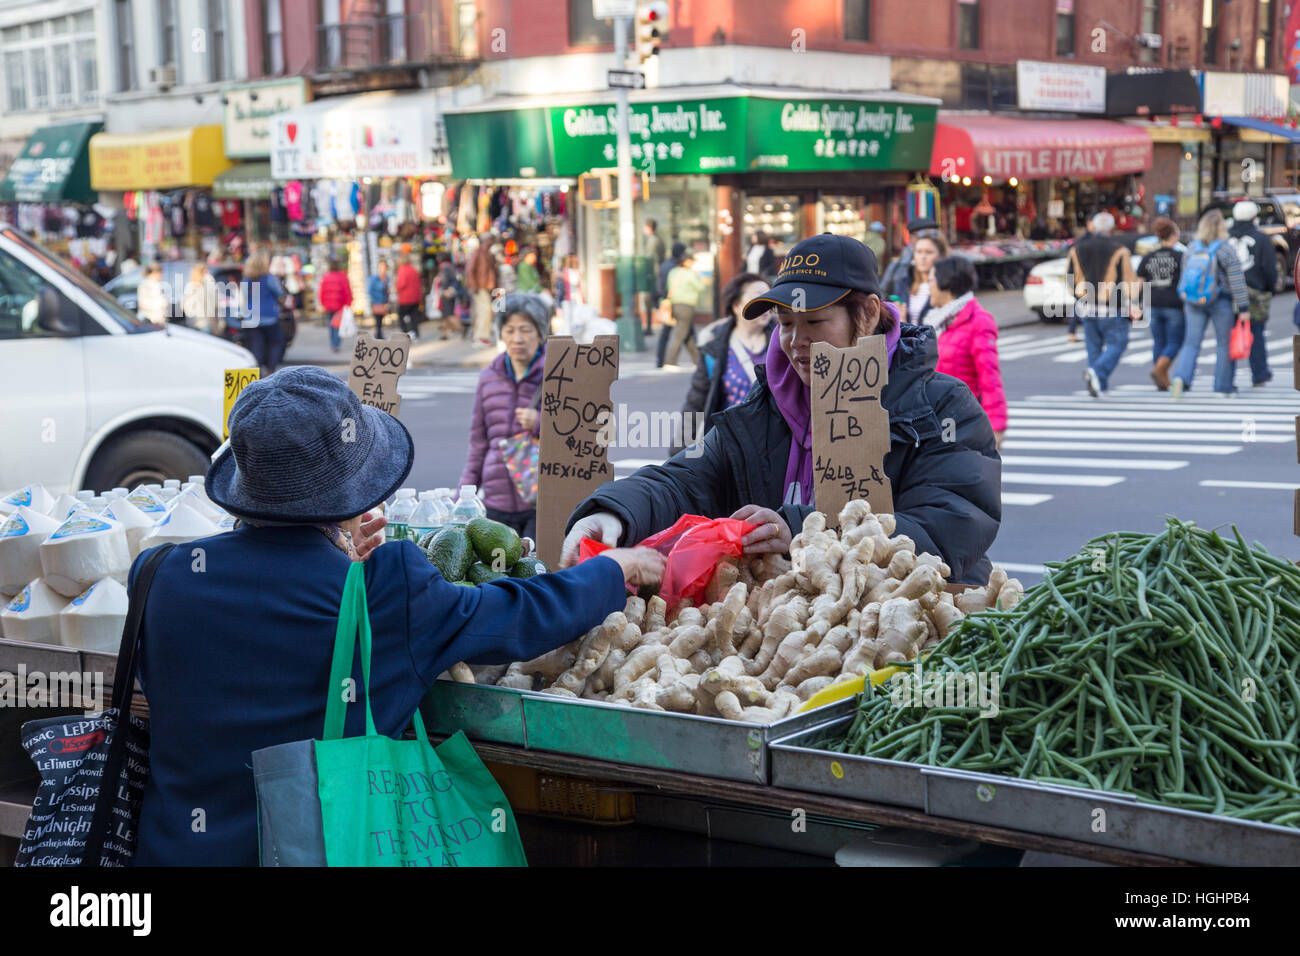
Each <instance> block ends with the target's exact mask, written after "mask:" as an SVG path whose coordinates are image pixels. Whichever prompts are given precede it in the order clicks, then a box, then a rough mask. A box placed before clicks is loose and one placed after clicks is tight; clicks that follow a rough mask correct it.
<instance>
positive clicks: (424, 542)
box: [416, 528, 441, 551]
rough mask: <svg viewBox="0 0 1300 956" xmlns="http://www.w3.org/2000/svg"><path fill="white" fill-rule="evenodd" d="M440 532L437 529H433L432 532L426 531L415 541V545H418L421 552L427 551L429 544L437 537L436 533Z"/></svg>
mask: <svg viewBox="0 0 1300 956" xmlns="http://www.w3.org/2000/svg"><path fill="white" fill-rule="evenodd" d="M440 530H441V529H439V528H434V529H433V530H432V531H426V532H425V533H424V534H422V535H420V540H419V541H417V542H416V544H417V545H419V548H420V550H421V551H428V550H429V544H430V542H432V541H433V539H434V538H436V537H438V532H439V531H440Z"/></svg>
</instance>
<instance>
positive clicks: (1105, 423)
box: [1025, 416, 1295, 435]
mask: <svg viewBox="0 0 1300 956" xmlns="http://www.w3.org/2000/svg"><path fill="white" fill-rule="evenodd" d="M1244 420H1245V422H1249V423H1251V424H1252V425H1253V427H1254V429H1255V431H1256V432H1262V431H1266V432H1288V433H1290V434H1291V435H1294V434H1295V422H1294V420H1293V421H1292V423H1291V424H1289V425H1288V424H1281V423H1277V422H1261V421H1259V420H1258V419H1257V418H1255V417H1254V416H1245V419H1244ZM1025 424H1026V425H1027V426H1028V427H1030V428H1096V429H1110V428H1114V427H1115V426H1116V425H1120V426H1123V427H1126V428H1164V429H1168V430H1169V431H1207V432H1213V431H1229V432H1239V431H1241V429H1242V427H1243V424H1244V422H1243V416H1238V417H1237V420H1236V421H1226V422H1220V421H1199V420H1197V421H1186V422H1171V421H1164V420H1163V419H1159V418H1154V417H1147V418H1139V419H1138V420H1136V421H1130V420H1122V421H1112V420H1110V419H1105V418H1030V419H1028V420H1027V421H1025Z"/></svg>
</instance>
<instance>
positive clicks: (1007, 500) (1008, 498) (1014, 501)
mask: <svg viewBox="0 0 1300 956" xmlns="http://www.w3.org/2000/svg"><path fill="white" fill-rule="evenodd" d="M1052 497H1053V496H1052V495H1032V494H1021V493H1019V492H1014V491H1004V492H1002V503H1003V504H1004V505H1026V506H1032V505H1041V504H1042V503H1043V502H1044V501H1051V500H1052Z"/></svg>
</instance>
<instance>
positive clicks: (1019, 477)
mask: <svg viewBox="0 0 1300 956" xmlns="http://www.w3.org/2000/svg"><path fill="white" fill-rule="evenodd" d="M1123 480H1124V477H1123V476H1122V475H1024V474H1020V473H1019V472H1006V471H1004V472H1003V473H1002V483H1003V484H1004V485H1077V486H1078V487H1080V488H1109V487H1110V486H1111V485H1118V484H1119V483H1120V482H1122V481H1123Z"/></svg>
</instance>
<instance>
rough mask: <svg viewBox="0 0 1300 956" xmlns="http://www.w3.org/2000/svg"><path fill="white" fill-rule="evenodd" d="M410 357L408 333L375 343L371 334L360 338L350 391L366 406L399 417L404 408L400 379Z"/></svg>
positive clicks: (350, 376) (353, 359) (349, 384)
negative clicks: (399, 392)
mask: <svg viewBox="0 0 1300 956" xmlns="http://www.w3.org/2000/svg"><path fill="white" fill-rule="evenodd" d="M410 357H411V337H410V336H409V335H407V334H406V333H404V332H399V333H397V334H395V335H390V336H389V337H388V338H386V339H374V340H372V339H371V338H370V336H368V335H358V336H357V341H356V345H354V346H353V348H352V371H351V372H350V373H349V375H348V388H350V389H352V391H353V392H355V393H356V396H357V398H359V399H361V404H362V405H372V406H374V407H375V408H378V409H380V410H381V411H385V412H388V414H390V415H392V416H393V417H394V418H396V417H397V412H398V410H399V409H400V408H401V407H402V396H400V395H398V394H397V380H398V379H399V378H401V377H402V373H403V372H405V371H406V363H407V360H408V359H409V358H410Z"/></svg>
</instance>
